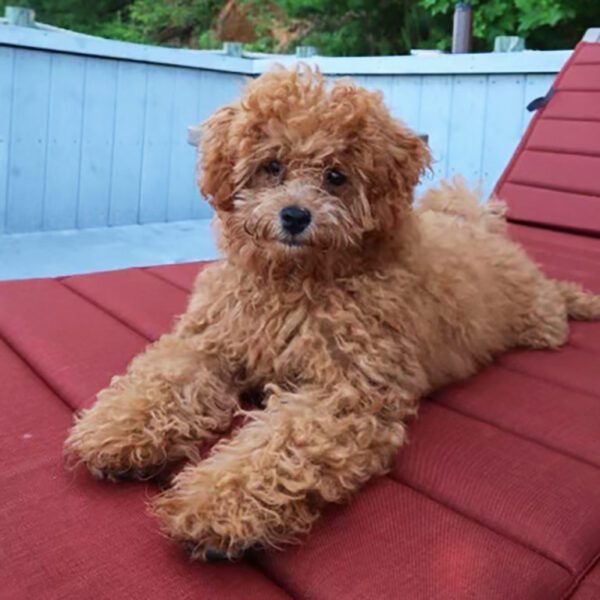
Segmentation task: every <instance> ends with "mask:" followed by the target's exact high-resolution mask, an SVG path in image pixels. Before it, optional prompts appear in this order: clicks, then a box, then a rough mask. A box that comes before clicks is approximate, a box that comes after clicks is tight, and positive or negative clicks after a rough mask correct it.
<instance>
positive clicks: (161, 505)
mask: <svg viewBox="0 0 600 600" xmlns="http://www.w3.org/2000/svg"><path fill="white" fill-rule="evenodd" d="M152 509H153V512H154V514H155V515H156V516H157V517H158V519H159V520H160V522H161V525H162V528H163V530H164V531H165V532H166V533H167V534H168V535H169V536H170V537H171V538H173V539H174V540H176V541H178V542H181V543H182V544H183V546H184V549H185V550H186V552H187V553H188V554H189V555H190V556H191V557H192V558H194V559H198V560H203V561H212V560H225V559H228V560H235V559H238V558H239V557H241V556H242V554H243V553H244V551H245V550H246V549H247V548H248V547H249V546H251V545H253V544H254V543H256V542H257V541H258V540H257V539H256V530H255V529H254V525H255V524H254V523H252V516H251V515H244V512H245V511H247V510H248V506H247V504H246V505H245V504H244V503H243V498H242V494H241V492H240V488H239V485H238V484H237V483H236V482H235V481H232V482H231V485H223V484H222V483H221V485H219V486H218V488H217V486H215V482H214V480H213V478H212V477H211V476H210V473H209V471H208V470H203V468H202V466H198V467H189V468H188V469H185V470H184V471H183V472H182V473H180V474H179V475H178V476H177V477H176V478H175V484H174V486H173V488H171V489H169V490H167V491H166V492H164V493H162V494H160V495H159V496H158V497H156V498H155V499H154V501H153V504H152Z"/></svg>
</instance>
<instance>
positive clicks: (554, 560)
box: [386, 474, 575, 576]
mask: <svg viewBox="0 0 600 600" xmlns="http://www.w3.org/2000/svg"><path fill="white" fill-rule="evenodd" d="M386 477H388V479H390V480H391V481H393V482H394V483H395V484H397V485H404V486H406V487H408V488H410V489H411V490H413V491H414V492H416V493H418V494H421V495H422V496H424V497H425V498H427V499H429V500H431V501H432V502H435V503H436V504H438V505H439V506H443V507H444V508H445V509H447V510H449V511H451V512H453V513H454V514H456V515H459V516H460V517H462V518H463V519H466V520H467V521H470V522H471V523H474V524H476V525H478V526H479V527H482V528H483V529H486V530H488V531H491V532H492V533H493V534H495V535H497V536H499V537H502V538H504V539H506V540H508V541H509V542H511V543H512V544H515V545H517V546H520V547H521V548H525V549H526V550H528V551H530V552H533V553H535V554H537V555H539V556H541V557H543V558H544V559H546V560H548V561H550V562H552V563H554V564H555V565H557V566H559V567H560V568H562V569H564V570H565V571H566V572H567V573H569V575H571V576H574V575H575V573H574V571H573V570H572V569H571V568H570V567H569V566H568V565H566V564H564V563H563V562H562V561H561V560H560V559H558V558H554V557H552V556H550V555H548V554H546V552H544V551H543V550H541V549H539V548H536V547H535V546H532V545H531V544H529V543H527V542H525V541H523V540H519V539H517V538H515V537H513V536H512V535H511V534H509V533H506V532H504V531H499V530H497V529H495V528H494V527H493V526H492V525H490V524H488V523H485V522H484V521H481V520H480V519H478V518H477V517H475V516H473V515H470V514H468V513H466V512H464V511H463V510H460V509H459V507H457V506H453V505H452V504H449V503H448V502H447V501H446V500H443V499H441V498H436V497H435V496H434V495H433V494H431V493H429V492H427V491H425V490H423V489H422V488H419V487H417V486H416V485H414V484H413V483H408V482H407V481H406V480H404V479H403V478H401V477H393V476H392V475H391V474H388V475H387V476H386Z"/></svg>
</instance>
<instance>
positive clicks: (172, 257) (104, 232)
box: [0, 219, 218, 280]
mask: <svg viewBox="0 0 600 600" xmlns="http://www.w3.org/2000/svg"><path fill="white" fill-rule="evenodd" d="M217 257H218V251H217V247H216V244H215V241H214V235H213V232H212V229H211V227H210V220H208V219H203V220H194V221H177V222H172V223H153V224H148V225H128V226H123V227H104V228H99V229H76V230H66V231H51V232H41V233H23V234H4V235H0V280H2V279H26V278H30V277H55V276H59V275H73V274H77V273H91V272H94V271H110V270H113V269H122V268H125V267H140V266H149V265H161V264H171V263H178V262H189V261H193V260H207V259H213V258H217Z"/></svg>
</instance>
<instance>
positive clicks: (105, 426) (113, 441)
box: [65, 409, 167, 481]
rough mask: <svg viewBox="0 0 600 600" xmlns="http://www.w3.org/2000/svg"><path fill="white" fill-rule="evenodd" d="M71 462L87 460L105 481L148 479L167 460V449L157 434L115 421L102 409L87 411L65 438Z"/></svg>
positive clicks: (68, 457)
mask: <svg viewBox="0 0 600 600" xmlns="http://www.w3.org/2000/svg"><path fill="white" fill-rule="evenodd" d="M65 454H66V456H67V459H68V461H69V462H70V463H71V464H79V463H83V464H84V465H85V466H86V467H87V468H88V469H89V471H90V473H92V475H93V476H94V477H96V478H97V479H101V480H109V481H124V480H132V479H137V480H146V479H151V478H152V477H154V476H155V475H157V474H158V473H159V472H160V471H161V470H162V468H163V467H164V465H165V463H166V458H167V455H166V449H165V448H163V447H162V446H161V444H160V440H158V439H157V438H156V436H152V435H151V433H150V432H148V431H146V430H144V429H141V428H139V427H136V426H135V424H134V423H128V422H126V421H124V420H111V419H110V417H108V418H107V416H106V415H104V414H103V413H101V412H99V411H95V410H94V409H91V410H89V411H87V412H85V413H84V414H83V415H82V416H81V418H79V420H78V421H77V422H76V423H75V425H74V426H73V428H72V429H71V431H70V432H69V436H68V437H67V440H66V441H65Z"/></svg>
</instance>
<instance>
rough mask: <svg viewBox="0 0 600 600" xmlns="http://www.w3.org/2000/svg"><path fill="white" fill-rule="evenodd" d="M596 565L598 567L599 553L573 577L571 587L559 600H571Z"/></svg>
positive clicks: (599, 563)
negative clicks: (569, 599)
mask: <svg viewBox="0 0 600 600" xmlns="http://www.w3.org/2000/svg"><path fill="white" fill-rule="evenodd" d="M597 564H598V565H599V566H600V552H598V554H596V556H594V557H593V558H592V560H591V561H590V562H589V563H588V564H587V565H586V566H585V567H584V568H583V569H581V571H580V572H579V573H578V574H577V575H575V577H574V578H573V581H572V582H571V585H570V586H569V587H568V588H567V589H566V590H565V592H564V593H563V595H562V596H561V600H568V598H572V597H573V596H574V594H575V593H576V592H577V590H578V589H579V588H580V587H581V584H582V583H584V582H585V580H586V579H587V578H588V577H589V575H590V573H591V572H592V570H593V569H594V567H595V566H596V565H597Z"/></svg>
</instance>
